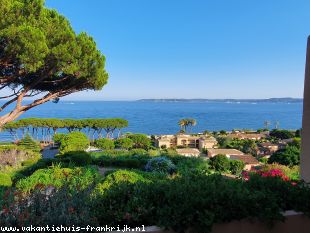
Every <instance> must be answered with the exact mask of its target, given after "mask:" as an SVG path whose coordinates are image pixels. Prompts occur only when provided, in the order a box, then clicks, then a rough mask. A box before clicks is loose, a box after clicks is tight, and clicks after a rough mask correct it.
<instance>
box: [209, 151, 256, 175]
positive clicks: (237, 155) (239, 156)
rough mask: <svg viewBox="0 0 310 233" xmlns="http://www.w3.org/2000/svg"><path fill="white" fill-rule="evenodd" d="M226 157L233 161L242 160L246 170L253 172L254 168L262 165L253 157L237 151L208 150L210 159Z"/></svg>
mask: <svg viewBox="0 0 310 233" xmlns="http://www.w3.org/2000/svg"><path fill="white" fill-rule="evenodd" d="M220 154H221V155H225V156H226V157H227V158H229V159H231V160H240V161H242V162H244V164H245V167H244V170H251V168H252V167H255V166H258V165H260V163H259V161H258V160H257V159H256V158H254V157H253V156H252V155H248V154H244V153H243V152H241V151H239V150H236V149H208V157H209V158H211V157H214V156H216V155H220Z"/></svg>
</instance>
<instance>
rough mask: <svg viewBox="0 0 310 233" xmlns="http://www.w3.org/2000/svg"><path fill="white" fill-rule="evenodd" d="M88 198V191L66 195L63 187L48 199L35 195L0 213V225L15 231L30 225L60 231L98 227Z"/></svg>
mask: <svg viewBox="0 0 310 233" xmlns="http://www.w3.org/2000/svg"><path fill="white" fill-rule="evenodd" d="M76 189H78V187H76V188H75V190H76ZM89 195H90V192H89V190H88V189H86V190H83V191H79V192H70V190H68V188H66V187H64V188H61V189H59V190H57V191H56V190H53V191H51V193H50V194H49V195H48V194H46V193H44V192H40V191H36V192H34V193H32V194H30V195H29V197H28V198H26V199H19V200H16V201H15V202H14V207H16V208H7V207H6V206H4V210H5V211H2V212H1V213H0V225H1V226H7V227H9V226H14V227H19V228H20V227H25V226H30V225H33V226H46V225H50V226H53V227H55V229H56V227H59V228H60V226H67V227H68V226H72V225H77V226H87V225H91V226H94V227H99V224H98V222H97V220H96V219H95V218H94V216H93V209H91V205H90V201H89ZM29 200H31V204H29V203H30V202H29ZM5 201H6V200H5ZM0 203H1V201H0ZM10 203H11V202H9V203H8V204H10ZM7 206H9V205H7ZM67 229H69V227H68V228H67Z"/></svg>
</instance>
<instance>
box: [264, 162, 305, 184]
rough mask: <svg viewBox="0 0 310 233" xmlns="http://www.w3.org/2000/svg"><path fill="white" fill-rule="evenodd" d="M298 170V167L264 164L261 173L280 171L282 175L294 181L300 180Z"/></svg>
mask: <svg viewBox="0 0 310 233" xmlns="http://www.w3.org/2000/svg"><path fill="white" fill-rule="evenodd" d="M299 169H300V168H299V166H293V167H288V166H285V165H281V164H278V163H273V164H266V165H264V166H263V167H262V168H261V170H262V171H263V172H268V171H270V170H280V171H282V172H283V173H284V175H286V176H287V177H288V178H290V179H291V180H294V181H298V180H300V175H299Z"/></svg>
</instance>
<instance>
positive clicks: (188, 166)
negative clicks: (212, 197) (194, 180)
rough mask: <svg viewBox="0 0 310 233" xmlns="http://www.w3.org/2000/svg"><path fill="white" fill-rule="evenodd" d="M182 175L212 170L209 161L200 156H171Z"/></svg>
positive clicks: (206, 172) (198, 173)
mask: <svg viewBox="0 0 310 233" xmlns="http://www.w3.org/2000/svg"><path fill="white" fill-rule="evenodd" d="M170 159H171V160H172V161H173V163H174V164H175V165H176V167H177V171H178V173H180V174H181V175H184V176H187V175H190V174H192V175H206V174H208V173H209V172H210V168H209V164H208V161H206V160H205V159H203V158H201V157H198V158H195V157H185V156H173V157H170Z"/></svg>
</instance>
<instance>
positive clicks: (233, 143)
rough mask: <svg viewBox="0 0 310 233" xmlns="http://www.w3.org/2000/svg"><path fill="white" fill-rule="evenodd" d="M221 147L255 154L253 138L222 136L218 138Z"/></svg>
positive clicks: (255, 147)
mask: <svg viewBox="0 0 310 233" xmlns="http://www.w3.org/2000/svg"><path fill="white" fill-rule="evenodd" d="M219 144H220V146H221V148H233V149H237V150H240V151H242V152H243V153H245V154H252V155H254V156H255V155H256V153H257V152H256V150H257V145H256V142H255V141H254V140H251V139H238V138H234V139H228V138H222V139H220V140H219Z"/></svg>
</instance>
